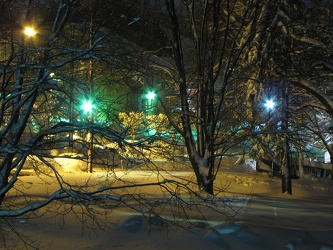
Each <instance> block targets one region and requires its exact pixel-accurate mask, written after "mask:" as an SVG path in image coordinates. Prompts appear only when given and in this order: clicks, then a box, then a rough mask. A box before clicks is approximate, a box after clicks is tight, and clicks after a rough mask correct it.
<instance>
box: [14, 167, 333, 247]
mask: <svg viewBox="0 0 333 250" xmlns="http://www.w3.org/2000/svg"><path fill="white" fill-rule="evenodd" d="M61 163H62V164H65V163H64V162H61ZM68 164H69V163H68ZM65 165H66V164H65ZM69 166H70V169H71V170H73V169H76V168H75V166H74V165H73V162H72V161H71V162H70V164H69ZM115 174H116V176H117V177H118V178H120V179H126V180H130V181H135V182H136V183H149V182H156V181H157V180H160V179H161V176H163V178H165V179H172V178H186V179H191V178H192V179H193V174H192V173H191V172H175V171H173V172H172V174H171V175H170V174H169V173H167V172H162V173H158V175H157V173H152V172H149V171H143V170H136V171H133V172H123V171H118V172H116V173H115ZM114 177H115V175H113V174H110V173H109V174H106V173H105V171H102V170H98V169H95V171H94V173H92V174H89V173H83V172H77V171H70V172H69V173H64V181H65V182H67V183H71V185H76V186H80V187H83V188H85V187H88V188H89V187H90V186H92V185H95V184H100V185H101V186H103V185H104V183H106V182H108V181H112V180H113V179H114ZM158 178H159V179H158ZM215 183H216V185H220V186H221V187H225V192H223V193H220V194H218V197H219V199H217V200H216V201H217V202H215V204H214V205H215V206H217V207H220V208H221V207H223V205H224V204H226V203H228V204H231V205H232V206H231V207H232V209H234V211H236V212H237V213H236V215H235V217H234V218H231V219H226V217H225V216H223V215H221V214H218V213H214V212H211V211H210V210H207V211H206V210H202V214H201V215H200V216H198V214H197V213H196V211H190V210H189V211H188V213H187V214H188V215H189V216H190V218H189V219H190V221H192V222H193V223H192V226H193V227H192V229H191V231H189V230H183V229H181V228H178V227H176V226H166V225H165V224H164V222H163V221H159V220H158V218H156V221H155V222H156V223H153V224H150V223H149V222H148V220H146V219H145V218H143V216H142V215H141V214H138V213H136V212H134V211H133V210H130V209H127V208H124V207H113V205H112V204H105V206H104V208H98V207H95V206H92V209H94V211H93V212H94V216H96V217H97V218H98V219H99V221H97V220H95V219H93V218H92V217H90V214H89V213H87V210H86V208H85V207H84V206H83V205H75V206H72V204H68V203H66V202H62V201H60V202H56V203H52V204H51V205H50V206H48V207H46V208H45V209H42V210H41V211H39V212H37V213H35V214H34V215H30V216H24V217H22V218H15V219H13V220H11V222H12V223H13V226H14V228H15V229H16V230H17V231H18V232H19V233H20V234H21V235H24V236H25V238H24V239H25V241H26V243H27V244H30V243H32V245H34V246H37V247H38V249H55V250H56V249H96V250H98V249H101V250H102V249H173V250H174V249H227V250H229V249H232V250H233V249H248V250H251V249H273V250H274V249H276V250H278V249H290V250H291V249H308V250H310V249H311V250H314V249H318V250H319V249H320V250H324V249H325V250H328V249H333V194H332V191H333V188H332V184H331V183H330V182H329V181H327V183H325V182H324V181H320V180H317V179H311V178H309V179H308V180H302V181H301V180H293V195H292V196H290V195H286V194H282V193H281V186H280V180H279V179H277V178H270V177H269V176H268V175H267V174H259V173H256V172H253V171H250V170H247V171H244V169H242V170H240V169H234V168H227V169H222V170H221V174H219V175H218V179H217V180H216V181H215ZM20 184H21V185H20ZM109 184H110V183H109ZM22 188H24V190H25V192H27V193H29V194H30V195H34V196H36V197H37V196H38V197H42V196H46V195H48V194H49V193H50V192H52V191H53V190H55V189H56V183H55V182H54V181H53V180H51V179H50V178H48V177H46V176H40V177H37V176H29V175H28V176H22V177H20V179H19V183H18V185H17V189H18V190H20V189H22ZM158 190H159V188H157V187H156V186H151V187H144V188H138V189H137V192H142V193H145V194H150V195H151V194H154V195H156V194H158V192H159V191H158ZM227 209H230V208H227ZM209 211H210V212H209ZM229 212H232V211H229ZM161 213H162V214H165V215H166V216H169V217H168V218H172V220H173V221H174V222H177V221H178V220H180V219H181V218H178V217H177V216H174V217H170V214H168V211H165V210H161ZM35 215H38V216H35ZM171 215H172V214H171ZM203 217H204V219H203ZM15 243H17V245H16V246H15V248H14V249H24V246H27V249H33V248H32V247H31V246H29V245H27V244H25V245H24V244H23V242H21V241H15Z"/></svg>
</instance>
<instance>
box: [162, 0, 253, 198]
mask: <svg viewBox="0 0 333 250" xmlns="http://www.w3.org/2000/svg"><path fill="white" fill-rule="evenodd" d="M256 10H257V1H219V0H216V1H215V0H214V1H208V0H207V1H174V0H167V1H164V2H162V1H161V12H162V13H166V14H167V17H166V19H165V22H164V26H163V24H160V25H161V28H162V29H163V30H164V33H165V35H166V39H167V40H168V41H169V48H170V53H169V54H168V56H164V57H163V59H164V65H161V67H160V68H162V70H163V71H164V73H165V74H166V75H167V76H168V77H169V78H166V81H167V82H168V83H169V84H170V85H169V89H168V91H169V93H170V89H172V88H173V93H174V94H173V95H174V96H176V99H177V100H179V101H178V103H177V104H176V103H173V105H172V107H171V108H170V105H167V100H164V107H166V110H167V113H168V116H169V118H171V119H170V122H171V123H172V125H173V126H174V127H175V128H176V130H177V131H178V132H179V133H180V134H181V136H182V137H183V139H184V141H185V146H186V148H187V152H188V156H189V159H190V162H191V165H192V168H193V170H194V172H195V174H196V178H197V183H198V186H199V188H200V189H201V190H203V191H206V192H208V193H210V194H213V193H214V185H213V183H214V179H215V176H216V174H217V172H218V169H219V163H218V162H216V159H217V156H222V155H223V154H224V153H225V152H226V151H227V150H228V149H229V148H230V147H232V145H235V144H237V143H238V142H239V141H238V140H237V139H235V138H236V137H235V136H234V135H236V134H237V132H236V130H237V129H235V130H234V131H229V132H228V131H227V130H228V129H230V128H231V127H232V123H230V122H228V121H230V118H231V117H233V115H232V113H233V111H234V110H235V109H233V108H234V107H235V106H236V104H235V105H232V104H233V101H234V100H235V99H236V95H235V91H236V89H237V88H238V87H239V86H238V85H237V81H236V78H237V77H238V76H239V74H241V72H242V71H241V70H240V68H238V66H239V64H240V61H241V58H242V57H243V51H244V48H245V47H246V46H247V45H248V42H249V40H251V37H252V36H253V33H252V29H251V27H252V25H253V24H254V23H255V21H256V18H255V17H256ZM166 24H167V25H166ZM170 86H171V87H170ZM164 87H165V86H164ZM165 88H166V87H165ZM161 91H163V90H162V89H161ZM169 95H172V93H171V94H169ZM174 100H175V99H174ZM162 102H163V100H162ZM238 104H239V105H242V103H241V102H239V103H238ZM238 104H237V105H238ZM177 105H178V106H177ZM232 106H233V108H231V107H232ZM175 117H178V118H179V120H177V119H176V120H175V119H174V118H175ZM172 119H174V120H172ZM231 120H232V121H235V119H234V118H233V119H231ZM177 121H179V122H180V123H178V122H177ZM233 125H234V124H233ZM235 127H236V126H235Z"/></svg>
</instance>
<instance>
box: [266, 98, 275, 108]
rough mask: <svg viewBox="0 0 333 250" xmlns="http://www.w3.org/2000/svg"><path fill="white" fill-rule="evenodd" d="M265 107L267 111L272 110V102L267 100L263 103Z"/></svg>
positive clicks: (273, 104) (273, 105)
mask: <svg viewBox="0 0 333 250" xmlns="http://www.w3.org/2000/svg"><path fill="white" fill-rule="evenodd" d="M265 107H266V108H267V109H269V110H272V109H274V107H275V102H274V101H273V100H267V101H266V103H265Z"/></svg>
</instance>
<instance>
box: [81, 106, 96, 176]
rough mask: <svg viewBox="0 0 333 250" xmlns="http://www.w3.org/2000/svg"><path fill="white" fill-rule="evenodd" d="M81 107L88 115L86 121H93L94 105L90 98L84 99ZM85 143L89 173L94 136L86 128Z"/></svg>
mask: <svg viewBox="0 0 333 250" xmlns="http://www.w3.org/2000/svg"><path fill="white" fill-rule="evenodd" d="M82 109H83V111H84V112H85V113H87V115H88V116H87V117H88V123H89V125H91V124H92V123H93V109H94V105H93V103H92V101H91V100H86V101H84V102H83V103H82ZM87 143H88V148H87V169H88V172H89V173H92V172H93V164H92V153H93V150H94V145H93V143H94V136H93V132H92V130H91V129H88V134H87Z"/></svg>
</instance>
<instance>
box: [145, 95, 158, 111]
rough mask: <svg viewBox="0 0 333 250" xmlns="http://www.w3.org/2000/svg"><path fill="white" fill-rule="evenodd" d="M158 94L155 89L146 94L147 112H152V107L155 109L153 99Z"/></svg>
mask: <svg viewBox="0 0 333 250" xmlns="http://www.w3.org/2000/svg"><path fill="white" fill-rule="evenodd" d="M155 97H156V94H155V92H154V91H149V92H148V93H147V94H146V99H147V103H146V104H147V106H146V111H147V114H152V109H153V100H154V99H155Z"/></svg>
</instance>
